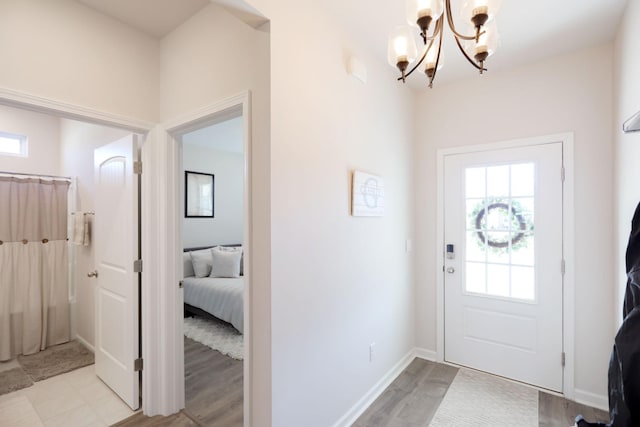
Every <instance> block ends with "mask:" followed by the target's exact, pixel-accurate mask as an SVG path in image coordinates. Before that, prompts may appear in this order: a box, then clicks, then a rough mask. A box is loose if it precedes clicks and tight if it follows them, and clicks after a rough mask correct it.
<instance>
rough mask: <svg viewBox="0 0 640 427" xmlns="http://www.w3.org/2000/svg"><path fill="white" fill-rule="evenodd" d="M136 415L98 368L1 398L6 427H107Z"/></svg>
mask: <svg viewBox="0 0 640 427" xmlns="http://www.w3.org/2000/svg"><path fill="white" fill-rule="evenodd" d="M133 414H134V411H132V410H131V409H130V408H129V407H128V406H127V405H126V404H125V403H124V402H122V401H121V400H120V398H118V396H116V395H115V393H113V392H112V391H111V389H109V387H107V386H106V385H104V383H103V382H102V381H100V380H99V379H98V377H97V376H96V375H95V372H94V365H90V366H86V367H84V368H80V369H77V370H75V371H72V372H69V373H66V374H62V375H58V376H55V377H52V378H49V379H46V380H44V381H38V382H36V383H35V384H34V385H33V386H31V387H28V388H24V389H22V390H18V391H14V392H13V393H8V394H3V395H1V396H0V426H3V427H37V426H47V427H49V426H51V427H53V426H64V427H104V426H109V425H111V424H114V423H116V422H118V421H120V420H123V419H125V418H127V417H129V416H131V415H133Z"/></svg>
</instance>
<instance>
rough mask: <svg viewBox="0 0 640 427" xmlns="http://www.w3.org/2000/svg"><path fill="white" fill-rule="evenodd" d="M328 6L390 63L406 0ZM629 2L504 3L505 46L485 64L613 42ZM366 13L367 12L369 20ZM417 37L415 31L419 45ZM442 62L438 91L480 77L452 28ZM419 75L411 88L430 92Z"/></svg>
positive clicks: (349, 0) (348, 0)
mask: <svg viewBox="0 0 640 427" xmlns="http://www.w3.org/2000/svg"><path fill="white" fill-rule="evenodd" d="M629 1H637V0H629ZM324 3H325V4H326V7H328V8H329V9H330V12H331V13H332V15H333V16H335V17H336V19H341V20H342V21H343V23H344V24H346V25H347V26H348V27H350V28H352V29H353V30H354V35H355V37H360V39H361V40H362V41H364V42H366V43H368V44H369V45H370V46H371V47H372V48H373V52H374V54H375V55H376V56H377V57H379V58H380V59H381V60H384V61H385V63H386V58H387V37H388V35H389V33H390V32H391V31H392V29H393V28H394V27H395V26H397V25H406V14H405V2H404V1H403V0H378V1H377V2H376V3H375V8H372V7H371V2H370V0H324ZM626 3H627V0H562V1H559V0H530V1H525V0H504V1H503V2H502V7H501V9H500V11H499V13H498V15H497V17H496V22H497V24H498V32H499V33H500V38H501V43H500V47H499V48H498V50H497V51H496V53H495V54H494V55H493V56H492V57H490V58H489V60H488V61H487V62H486V68H487V69H488V70H489V72H492V71H494V70H499V69H505V68H510V67H514V66H518V65H524V64H527V63H532V62H535V61H537V60H540V59H542V58H545V57H550V56H554V55H559V54H563V53H567V52H570V51H575V50H578V49H581V48H586V47H588V46H594V45H597V44H601V43H606V42H608V41H611V40H613V39H614V37H615V34H616V30H617V27H618V24H619V22H620V19H621V17H622V12H623V11H624V8H625V6H626ZM461 5H462V0H451V8H452V11H453V18H454V22H455V24H456V27H457V29H458V30H459V31H462V29H463V26H464V23H463V22H461V18H460V14H459V11H460V7H461ZM362 11H367V16H366V18H363V16H362ZM417 33H418V30H417V29H416V40H417V39H418V37H417ZM354 53H355V54H357V52H354ZM442 59H443V61H444V64H443V68H442V69H441V70H439V71H438V75H437V77H436V80H435V82H434V86H437V85H438V84H439V83H440V84H442V83H444V82H447V81H452V80H456V79H460V78H466V77H473V76H476V75H477V73H478V72H477V70H475V68H473V67H472V66H471V65H470V64H469V63H468V62H466V59H465V58H464V57H463V56H462V54H461V53H460V52H459V51H458V47H457V46H456V44H455V42H454V40H453V35H452V33H451V32H450V30H449V28H448V26H447V25H445V29H444V40H443V53H442ZM594 60H596V58H594ZM389 67H390V66H389ZM415 74H422V75H412V76H411V77H410V78H409V79H407V83H408V84H410V86H411V87H412V88H414V89H425V90H426V88H427V78H426V76H424V75H423V73H422V72H419V70H416V73H415ZM398 75H399V74H398Z"/></svg>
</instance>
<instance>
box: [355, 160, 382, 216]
mask: <svg viewBox="0 0 640 427" xmlns="http://www.w3.org/2000/svg"><path fill="white" fill-rule="evenodd" d="M351 215H352V216H365V217H367V216H368V217H381V216H384V181H383V180H382V178H381V177H379V176H376V175H371V174H368V173H365V172H361V171H354V172H353V178H352V187H351Z"/></svg>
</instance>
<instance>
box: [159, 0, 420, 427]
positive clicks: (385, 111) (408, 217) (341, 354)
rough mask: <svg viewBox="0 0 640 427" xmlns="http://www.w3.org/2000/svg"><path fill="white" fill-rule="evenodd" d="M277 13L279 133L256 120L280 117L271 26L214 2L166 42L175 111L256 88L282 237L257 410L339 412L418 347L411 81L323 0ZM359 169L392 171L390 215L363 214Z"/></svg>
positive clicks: (283, 420)
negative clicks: (352, 59)
mask: <svg viewBox="0 0 640 427" xmlns="http://www.w3.org/2000/svg"><path fill="white" fill-rule="evenodd" d="M276 6H277V7H276ZM270 13H273V15H269V18H271V19H272V25H271V77H272V80H271V97H272V99H271V100H272V102H271V117H272V121H271V130H272V131H271V138H270V144H271V145H270V146H269V138H268V136H267V133H266V132H268V127H267V126H264V125H260V126H256V122H255V120H264V119H265V118H268V115H265V112H266V111H268V110H267V109H266V108H268V105H256V102H259V103H262V102H264V100H265V99H268V98H266V97H265V95H264V92H262V91H263V90H264V86H262V85H268V80H266V81H265V80H261V81H259V82H258V84H256V78H261V79H262V78H264V74H268V72H267V73H265V71H264V68H255V67H254V69H251V67H252V63H251V62H250V61H251V58H252V57H251V53H252V50H251V48H250V47H249V46H250V45H251V44H256V42H259V43H262V44H260V45H259V47H260V49H259V55H262V58H260V63H262V64H264V63H267V64H268V62H266V61H264V60H265V59H266V58H265V56H267V55H268V52H269V50H268V44H266V43H264V41H263V40H264V39H267V40H268V37H267V35H265V34H262V33H260V32H255V31H253V30H250V29H248V28H245V29H243V28H242V26H239V25H238V24H237V23H234V22H233V21H232V20H230V19H228V17H226V16H225V15H224V14H221V13H220V12H219V11H218V10H216V8H215V7H213V6H209V7H207V8H206V9H205V10H204V11H203V12H201V13H199V14H197V15H196V16H195V17H194V18H192V19H191V20H190V21H189V22H188V23H187V24H186V25H184V26H182V27H181V28H179V29H178V30H177V31H175V32H174V33H172V34H171V35H170V36H169V37H167V38H165V39H164V40H163V42H162V50H163V55H162V57H163V58H162V64H163V66H162V77H161V80H162V94H163V95H162V97H163V99H162V116H163V117H165V118H172V117H176V116H178V115H180V114H181V113H182V112H184V111H190V110H195V109H196V108H198V107H200V106H203V105H206V104H207V103H209V102H211V100H212V99H219V98H220V97H224V96H228V95H232V94H234V93H237V92H238V91H239V90H242V89H246V88H247V86H249V87H250V88H251V89H252V96H253V98H252V99H253V102H254V112H253V116H252V119H253V120H254V121H253V135H252V136H253V143H254V146H253V152H252V156H253V167H254V173H256V172H257V174H258V175H254V177H253V194H254V200H253V202H254V203H253V214H254V220H256V221H259V222H258V227H256V226H255V223H254V228H253V231H254V238H257V239H259V242H264V243H266V244H268V243H269V241H268V233H269V230H270V232H271V237H272V242H271V245H270V246H266V247H259V248H258V249H259V252H258V253H259V254H261V255H263V256H266V259H264V261H266V262H267V263H268V264H269V263H270V265H271V268H272V270H271V272H270V271H269V267H268V265H266V266H264V268H263V264H262V262H263V260H255V259H254V273H256V274H255V276H254V277H255V278H256V279H257V281H256V282H254V288H253V289H254V300H257V301H263V302H264V301H271V306H270V307H266V304H261V303H257V304H256V305H255V306H254V307H252V312H253V315H254V319H255V320H254V321H253V322H252V326H253V333H254V334H259V335H260V338H261V339H264V340H267V341H266V342H263V343H260V342H259V343H258V345H259V347H258V348H256V347H254V353H253V354H254V356H256V359H257V360H256V363H255V365H254V366H253V371H252V375H253V381H257V384H256V383H254V390H253V392H254V396H253V399H254V400H253V401H254V413H253V422H254V425H256V426H270V425H277V426H284V427H286V426H298V425H306V426H327V425H331V424H333V423H335V422H336V421H337V420H338V419H339V418H340V417H342V416H343V415H344V414H345V413H346V412H347V411H349V410H350V409H351V408H352V406H353V405H355V404H356V402H357V401H358V400H359V399H360V398H361V397H362V396H363V395H364V394H365V393H366V392H367V391H369V389H370V388H371V387H373V386H374V384H376V382H377V381H378V380H379V379H380V378H381V377H382V376H384V374H386V373H387V372H388V371H389V370H390V369H391V367H393V366H394V365H395V364H396V363H397V362H399V361H400V360H401V359H402V358H403V357H404V356H405V355H406V354H407V353H408V352H409V351H410V350H411V349H412V347H413V337H414V335H413V305H412V297H413V285H412V283H413V282H412V280H413V273H412V269H413V263H412V258H413V257H412V254H407V253H405V252H404V245H405V239H406V238H407V237H410V236H411V233H412V210H413V205H412V203H411V196H412V194H413V192H412V188H413V181H412V164H411V152H412V138H411V123H412V117H411V113H410V109H409V107H410V97H411V95H410V93H409V92H408V91H406V90H405V89H404V88H402V87H399V85H397V84H396V81H395V78H394V77H395V74H394V73H393V72H392V70H391V69H388V68H387V65H386V64H385V63H384V62H383V61H381V60H380V59H379V58H377V57H375V56H373V55H370V54H368V52H366V51H364V52H363V51H362V50H361V49H360V48H359V45H358V44H357V43H355V42H354V41H353V40H352V39H351V38H350V37H348V36H346V35H345V33H344V31H343V30H342V29H341V28H340V27H339V26H337V25H336V23H335V22H334V20H333V19H332V17H331V16H327V14H325V12H324V11H322V10H320V9H319V6H318V5H317V4H312V3H311V2H278V5H275V4H274V8H273V9H272V10H271V11H270ZM293 34H322V35H323V36H322V37H292V35H293ZM245 49H246V50H247V51H245ZM263 49H265V50H263ZM265 52H266V53H265ZM349 52H353V53H356V54H358V55H359V56H360V57H361V59H362V60H364V61H365V63H366V64H367V65H368V66H369V84H367V85H362V84H361V83H359V82H357V81H356V80H354V79H352V78H350V77H349V76H348V75H347V74H346V72H345V63H346V59H347V55H348V53H349ZM293 58H295V62H296V64H300V66H301V67H303V70H304V72H299V71H300V70H298V69H296V68H295V67H294V68H292V66H291V65H292V59H293ZM253 59H254V60H255V59H256V58H255V56H254V57H253ZM304 64H308V65H304ZM267 77H268V76H267ZM218 82H219V83H220V84H217V83H218ZM256 107H259V109H257V108H256ZM263 107H264V108H265V109H262V108H263ZM269 169H270V170H271V178H269ZM353 169H360V170H364V171H368V172H371V173H377V174H379V175H381V176H382V177H383V178H384V180H385V186H386V191H387V201H386V203H387V206H388V209H387V213H386V215H385V217H384V218H353V217H351V216H350V215H349V198H350V192H349V191H350V190H349V187H350V182H349V180H350V172H351V171H352V170H353ZM269 193H271V207H270V209H269ZM256 201H258V202H259V203H258V204H256ZM264 208H266V210H264ZM261 221H266V223H265V222H261ZM262 250H265V251H266V252H262ZM269 257H270V259H269ZM256 261H257V266H258V267H259V269H258V271H256V268H255V267H256V263H255V262H256ZM263 274H266V275H263ZM269 309H270V313H271V322H269V317H268V316H269V312H268V310H269ZM257 322H263V323H262V324H258V323H257ZM269 325H270V327H269ZM269 341H271V342H272V345H271V342H269ZM373 341H375V342H376V343H377V356H376V360H375V361H374V363H369V361H368V357H369V356H368V354H369V353H368V351H369V344H370V343H371V342H373ZM265 351H266V352H265ZM300 390H304V393H301V392H300ZM336 390H338V392H336ZM318 402H322V404H321V405H318Z"/></svg>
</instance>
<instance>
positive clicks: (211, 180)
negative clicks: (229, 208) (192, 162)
mask: <svg viewBox="0 0 640 427" xmlns="http://www.w3.org/2000/svg"><path fill="white" fill-rule="evenodd" d="M214 194H215V176H214V175H213V174H211V173H203V172H193V171H185V172H184V197H185V201H184V216H185V218H214Z"/></svg>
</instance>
